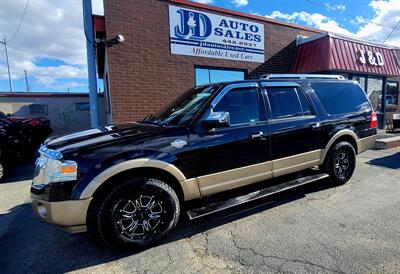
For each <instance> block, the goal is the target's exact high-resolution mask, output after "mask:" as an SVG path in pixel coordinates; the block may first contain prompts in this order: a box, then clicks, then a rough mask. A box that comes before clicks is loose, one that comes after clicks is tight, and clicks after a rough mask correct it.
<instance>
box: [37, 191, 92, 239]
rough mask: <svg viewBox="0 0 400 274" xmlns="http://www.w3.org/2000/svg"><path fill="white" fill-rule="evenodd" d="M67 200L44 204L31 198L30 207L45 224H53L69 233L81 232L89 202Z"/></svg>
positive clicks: (88, 200) (87, 200)
mask: <svg viewBox="0 0 400 274" xmlns="http://www.w3.org/2000/svg"><path fill="white" fill-rule="evenodd" d="M91 200H92V199H91V198H90V199H85V200H69V201H62V202H46V201H42V200H38V199H35V198H34V197H33V198H32V207H33V211H34V212H35V214H36V216H37V217H38V218H39V219H40V220H41V221H44V222H46V223H51V224H55V225H58V226H61V227H63V228H64V229H65V230H68V231H71V232H80V231H83V229H84V226H85V224H86V213H87V211H88V208H89V204H90V201H91Z"/></svg>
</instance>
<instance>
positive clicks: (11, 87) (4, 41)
mask: <svg viewBox="0 0 400 274" xmlns="http://www.w3.org/2000/svg"><path fill="white" fill-rule="evenodd" d="M0 43H1V44H3V45H4V48H5V49H6V61H7V69H8V82H9V84H10V92H13V85H12V80H11V72H10V62H9V61H8V52H7V41H6V38H4V39H3V41H0Z"/></svg>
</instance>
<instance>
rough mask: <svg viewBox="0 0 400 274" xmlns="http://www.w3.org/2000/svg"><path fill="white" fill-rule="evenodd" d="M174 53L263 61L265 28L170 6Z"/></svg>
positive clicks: (171, 42)
mask: <svg viewBox="0 0 400 274" xmlns="http://www.w3.org/2000/svg"><path fill="white" fill-rule="evenodd" d="M169 33H170V44H171V53H173V54H181V55H190V56H201V57H209V58H220V59H230V60H238V61H247V62H260V63H263V62H264V25H262V24H258V23H254V22H250V21H245V20H239V19H236V18H232V17H226V16H220V15H215V14H210V13H205V12H199V11H195V10H190V9H184V8H180V7H175V6H169Z"/></svg>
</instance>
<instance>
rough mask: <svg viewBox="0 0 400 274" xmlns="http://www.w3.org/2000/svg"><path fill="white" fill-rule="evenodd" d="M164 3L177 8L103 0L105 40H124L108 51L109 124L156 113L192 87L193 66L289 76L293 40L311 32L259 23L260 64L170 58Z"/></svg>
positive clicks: (152, 1)
mask: <svg viewBox="0 0 400 274" xmlns="http://www.w3.org/2000/svg"><path fill="white" fill-rule="evenodd" d="M168 4H173V5H178V4H174V3H169V1H161V0H125V1H117V0H107V1H104V13H105V21H106V29H107V36H108V39H109V38H111V37H113V36H114V35H117V34H122V35H123V36H124V37H125V41H124V42H123V43H121V44H119V45H117V46H115V47H113V48H110V49H109V52H108V58H109V76H110V86H111V106H112V116H113V122H125V121H133V120H139V119H142V118H143V117H144V116H146V115H147V114H150V113H153V112H156V111H158V110H159V109H160V108H161V107H162V106H163V105H165V104H166V103H168V102H169V101H171V100H172V99H173V98H175V97H177V96H178V95H180V94H181V93H182V92H183V91H184V90H186V89H188V88H190V87H192V86H193V85H194V65H199V66H215V67H226V68H241V69H246V70H247V71H248V74H249V77H250V78H255V77H257V76H258V75H260V74H264V73H268V72H281V73H283V72H286V73H288V72H291V69H292V66H293V65H294V62H295V57H296V47H295V42H294V41H295V39H296V36H297V35H299V34H300V35H307V36H310V35H313V34H315V32H312V31H307V30H303V29H301V28H293V27H290V26H284V25H279V24H275V23H270V22H265V21H259V22H260V23H264V26H265V27H264V29H265V58H266V62H265V63H264V64H260V63H252V62H240V61H231V60H223V59H212V58H204V57H191V56H183V55H173V54H171V53H170V46H169V19H168ZM190 8H193V7H190ZM194 9H196V8H194ZM204 11H206V10H204ZM207 12H210V13H216V14H221V13H220V12H213V11H210V10H207ZM228 16H231V15H228ZM243 19H246V18H243ZM248 20H249V21H254V19H248Z"/></svg>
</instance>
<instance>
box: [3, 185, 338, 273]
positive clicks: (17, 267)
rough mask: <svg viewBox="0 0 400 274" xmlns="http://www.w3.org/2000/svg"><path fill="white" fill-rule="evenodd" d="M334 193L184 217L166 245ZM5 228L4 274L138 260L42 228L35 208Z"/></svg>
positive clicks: (8, 220)
mask: <svg viewBox="0 0 400 274" xmlns="http://www.w3.org/2000/svg"><path fill="white" fill-rule="evenodd" d="M330 187H331V184H330V182H329V180H320V181H318V182H314V183H311V184H309V185H305V186H302V187H298V188H295V189H293V190H290V191H287V192H285V193H281V194H277V195H275V196H270V197H269V198H265V199H260V200H258V201H255V202H251V203H247V204H244V205H241V206H238V207H235V208H232V209H229V210H225V211H223V212H220V213H215V214H212V215H209V216H206V217H203V218H200V219H198V220H195V221H191V222H189V221H187V220H186V218H185V216H184V215H185V214H184V212H182V215H183V217H182V219H183V220H181V221H180V223H179V224H178V227H177V228H176V230H175V232H173V233H172V235H171V236H170V237H169V238H168V239H166V240H164V241H163V242H162V243H161V245H162V244H168V243H172V242H175V241H178V240H181V239H184V238H187V237H191V236H193V235H196V234H199V233H202V232H204V231H207V230H209V229H212V228H215V227H218V226H221V225H224V224H226V223H230V222H233V221H236V220H239V219H241V218H244V217H247V216H250V215H253V214H257V213H259V212H262V211H264V210H267V209H270V208H273V207H277V206H279V205H282V204H286V203H289V202H292V201H295V200H297V199H301V198H304V197H305V195H306V194H308V193H313V192H318V191H322V190H326V189H328V188H330ZM4 226H6V227H4ZM0 227H3V229H2V230H1V229H0V269H1V272H2V273H27V272H29V273H37V272H40V273H43V272H48V273H59V272H67V271H73V270H79V269H83V268H86V267H90V266H95V265H98V264H102V263H107V262H111V261H115V260H118V259H120V258H123V257H127V256H132V255H134V254H132V253H127V252H121V251H116V250H111V249H109V248H107V247H105V246H104V245H102V244H100V243H96V242H94V241H93V240H92V239H91V237H90V236H89V235H88V234H87V233H81V234H69V233H67V232H64V231H62V230H60V229H59V228H57V227H54V226H52V225H48V224H44V223H40V222H39V221H38V220H36V218H35V217H34V214H33V212H32V210H31V207H30V204H23V205H19V206H16V207H15V208H13V209H11V210H10V212H9V213H6V214H3V215H0Z"/></svg>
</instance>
